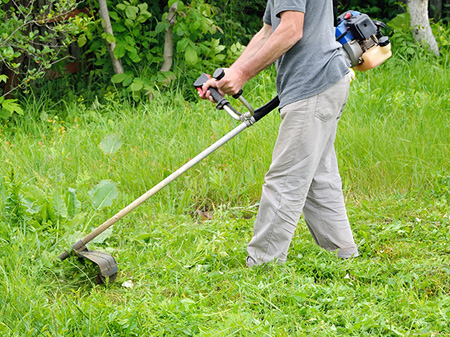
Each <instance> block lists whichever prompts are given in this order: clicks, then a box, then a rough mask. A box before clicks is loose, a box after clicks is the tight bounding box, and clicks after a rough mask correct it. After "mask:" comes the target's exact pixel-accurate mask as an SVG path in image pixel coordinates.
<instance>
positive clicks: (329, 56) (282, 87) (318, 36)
mask: <svg viewBox="0 0 450 337" xmlns="http://www.w3.org/2000/svg"><path fill="white" fill-rule="evenodd" d="M284 11H298V12H303V13H305V21H304V24H303V37H302V39H301V40H300V41H298V42H297V43H296V44H295V45H294V46H293V47H292V48H291V49H290V50H288V51H287V52H286V53H285V54H284V55H283V56H281V57H280V58H279V59H278V60H277V61H276V68H277V91H278V95H279V97H280V101H281V102H280V108H282V107H283V106H285V105H287V104H290V103H293V102H296V101H299V100H301V99H304V98H308V97H311V96H314V95H316V94H318V93H320V92H322V91H324V90H325V89H327V88H328V87H330V86H331V85H333V84H334V83H336V82H337V81H339V80H340V79H341V78H342V77H343V76H344V75H345V74H347V73H348V72H349V66H350V65H349V64H348V62H347V61H346V59H345V57H344V55H343V53H342V48H341V45H340V43H339V42H337V41H336V39H335V33H334V27H333V2H332V0H268V2H267V7H266V12H265V14H264V22H265V23H267V24H268V25H271V26H272V30H273V31H274V30H275V29H277V27H278V25H279V24H280V22H281V19H280V13H282V12H284Z"/></svg>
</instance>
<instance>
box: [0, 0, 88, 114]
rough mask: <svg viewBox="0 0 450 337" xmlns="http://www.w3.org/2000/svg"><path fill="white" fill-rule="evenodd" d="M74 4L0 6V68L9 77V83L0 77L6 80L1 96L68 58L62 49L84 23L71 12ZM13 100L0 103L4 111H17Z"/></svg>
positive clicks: (52, 2) (54, 1)
mask: <svg viewBox="0 0 450 337" xmlns="http://www.w3.org/2000/svg"><path fill="white" fill-rule="evenodd" d="M8 2H9V1H4V3H5V4H7V3H8ZM76 6H77V2H76V1H75V0H69V1H59V0H49V1H47V4H46V5H45V6H40V7H39V6H37V4H36V3H35V2H34V1H31V2H11V3H9V4H8V5H2V6H0V31H1V32H2V33H1V34H0V67H1V68H3V72H4V73H6V72H7V74H8V77H9V82H7V81H6V77H5V76H6V75H2V76H3V77H2V78H0V81H3V82H5V84H3V85H2V88H1V89H2V91H3V92H1V93H0V94H1V95H2V96H5V95H7V94H10V93H11V92H12V91H14V90H16V89H17V88H24V87H26V86H27V85H28V84H29V83H30V82H32V81H34V80H36V79H39V78H42V77H43V76H44V75H45V74H46V72H47V71H48V69H50V68H51V67H52V66H53V65H54V64H56V63H58V62H60V61H62V60H63V59H65V58H67V56H64V51H65V50H66V48H67V46H68V45H69V44H70V43H72V42H73V41H75V37H76V36H77V35H78V34H79V32H80V31H82V29H83V26H84V24H85V23H86V19H85V18H82V17H80V16H77V15H72V11H73V10H75V9H76ZM6 84H8V86H7V85H6ZM14 103H15V102H8V101H4V102H2V104H3V112H4V111H9V112H10V113H12V112H18V110H17V108H16V107H14ZM3 114H4V113H3Z"/></svg>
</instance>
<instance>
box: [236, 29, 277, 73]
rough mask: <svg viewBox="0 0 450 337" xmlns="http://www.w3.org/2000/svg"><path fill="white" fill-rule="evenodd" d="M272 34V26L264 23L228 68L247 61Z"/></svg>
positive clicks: (238, 65)
mask: <svg viewBox="0 0 450 337" xmlns="http://www.w3.org/2000/svg"><path fill="white" fill-rule="evenodd" d="M271 34H272V26H269V25H267V24H264V26H263V28H262V29H261V30H260V31H259V32H258V33H256V34H255V36H253V38H252V39H251V40H250V42H249V44H248V45H247V47H245V49H244V51H243V52H242V54H241V55H240V56H239V57H238V59H237V60H236V61H234V63H233V64H232V65H231V67H230V69H234V68H239V67H240V66H241V65H242V64H244V63H245V62H247V61H248V60H249V59H250V58H251V57H252V56H253V55H255V54H256V53H257V52H258V51H259V50H260V49H261V48H262V46H263V45H264V44H265V43H266V41H267V40H268V39H269V37H270V35H271Z"/></svg>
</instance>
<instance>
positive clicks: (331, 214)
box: [247, 74, 358, 267]
mask: <svg viewBox="0 0 450 337" xmlns="http://www.w3.org/2000/svg"><path fill="white" fill-rule="evenodd" d="M349 83H350V75H349V74H348V75H346V76H344V77H343V78H342V79H341V80H340V81H338V82H337V83H335V84H334V85H332V86H331V87H330V88H328V89H326V90H325V91H323V92H322V93H320V94H318V95H316V96H313V97H309V98H307V99H304V100H301V101H298V102H295V103H292V104H288V105H287V106H285V107H283V108H282V109H281V118H282V122H281V125H280V130H279V134H278V139H277V142H276V144H275V148H274V150H273V155H272V163H271V165H270V168H269V171H268V172H267V174H266V176H265V183H264V185H263V189H262V195H261V203H260V207H259V211H258V215H257V217H256V222H255V225H254V232H253V238H252V239H251V241H250V243H249V244H248V247H247V252H248V257H247V265H248V266H249V267H251V266H254V265H258V264H262V263H266V262H270V261H277V262H279V263H284V262H285V261H286V258H287V252H288V249H289V245H290V243H291V240H292V237H293V235H294V231H295V228H296V227H297V223H298V221H299V219H300V216H301V214H302V211H303V216H304V218H305V221H306V223H307V225H308V228H309V230H310V232H311V234H312V236H313V238H314V240H315V241H316V243H317V244H318V245H320V246H321V247H323V248H324V249H327V250H329V251H337V255H338V256H339V257H342V258H349V257H352V256H353V257H354V256H358V249H357V247H356V244H355V242H354V240H353V234H352V231H351V228H350V224H349V221H348V218H347V214H346V210H345V204H344V196H343V193H342V182H341V177H340V175H339V170H338V165H337V159H336V153H335V150H334V140H335V137H336V128H337V124H338V121H339V118H340V116H341V113H342V111H343V109H344V107H345V104H346V102H347V98H348V91H349Z"/></svg>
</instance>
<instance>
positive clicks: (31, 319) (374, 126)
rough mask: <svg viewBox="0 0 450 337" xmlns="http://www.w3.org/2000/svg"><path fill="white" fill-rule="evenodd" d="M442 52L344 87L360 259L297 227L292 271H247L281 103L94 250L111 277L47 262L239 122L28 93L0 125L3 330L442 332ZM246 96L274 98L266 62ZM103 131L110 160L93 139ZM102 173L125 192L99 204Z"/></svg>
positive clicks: (206, 113) (395, 62)
mask: <svg viewBox="0 0 450 337" xmlns="http://www.w3.org/2000/svg"><path fill="white" fill-rule="evenodd" d="M443 63H444V64H439V63H436V62H435V61H427V62H426V60H424V59H420V58H417V59H413V60H411V61H410V62H406V61H403V60H401V59H399V58H394V59H392V60H389V61H388V62H387V63H385V64H384V65H383V66H381V67H380V68H377V69H375V70H372V71H370V72H367V73H358V74H357V78H356V80H355V81H354V82H353V83H352V85H351V95H350V99H349V102H348V106H347V108H346V111H345V112H344V114H343V117H342V120H341V122H340V126H339V133H338V138H337V140H336V148H337V150H338V156H339V161H340V168H341V174H342V177H343V180H344V187H345V191H346V197H347V200H348V213H349V217H350V220H351V222H352V225H353V229H354V232H355V238H356V241H357V243H358V245H359V249H360V254H361V256H360V257H359V258H358V259H355V260H346V261H341V260H338V259H336V257H335V256H334V255H333V254H331V253H328V252H326V251H323V250H321V249H320V248H318V247H317V246H316V245H315V244H314V243H313V242H312V239H311V236H310V234H309V233H308V231H307V229H306V226H305V224H304V223H303V222H301V223H300V225H299V228H298V229H297V233H296V235H295V237H294V240H293V242H292V245H291V249H290V252H289V260H288V263H287V264H286V265H283V266H277V265H268V266H263V267H260V268H256V269H247V268H245V262H244V261H245V257H246V252H245V247H246V244H247V242H248V241H249V239H250V237H251V227H252V224H253V221H254V216H255V214H256V210H257V203H258V200H259V194H260V188H261V185H262V183H263V179H264V174H265V172H266V170H267V169H268V166H269V164H270V159H271V151H272V147H273V144H274V142H275V139H276V137H277V131H278V125H279V123H280V118H279V115H278V113H277V112H273V113H272V114H270V115H269V116H267V117H266V118H265V119H263V120H262V121H261V122H259V123H258V124H256V125H255V126H253V127H251V128H249V129H248V130H245V131H244V132H242V133H241V134H240V135H239V136H237V137H236V138H235V139H233V140H231V141H230V142H229V143H228V144H226V145H225V146H223V147H222V148H220V149H219V150H218V151H217V152H216V153H214V154H212V155H210V156H209V157H208V158H207V159H205V160H204V161H203V162H202V163H200V164H199V165H197V166H196V167H195V168H193V169H192V170H191V171H189V172H188V173H186V174H185V175H183V176H182V177H180V178H179V179H178V180H177V181H175V182H174V183H172V184H171V185H169V186H168V187H167V188H165V189H164V190H163V191H161V192H160V193H158V194H157V195H155V196H154V197H153V198H152V199H151V200H149V201H148V202H147V203H146V204H144V205H142V206H141V207H140V208H138V209H137V210H136V211H135V212H133V213H132V214H130V215H129V216H128V217H126V218H124V219H123V220H121V222H120V223H118V224H116V225H115V226H114V229H113V231H112V232H111V231H110V232H108V233H107V234H106V236H104V237H103V238H102V239H100V240H97V242H95V243H92V244H91V245H90V247H91V248H92V249H98V250H102V251H106V252H108V253H110V254H112V255H113V256H114V257H115V258H116V259H117V261H118V262H119V268H120V271H119V275H118V278H117V281H116V283H114V284H112V285H109V286H108V287H99V286H96V285H95V283H94V280H93V275H94V274H95V271H93V270H91V268H90V267H89V265H86V266H85V265H83V264H81V263H80V262H79V261H78V260H77V259H76V258H69V259H68V260H66V261H64V262H63V263H59V262H58V261H56V258H55V256H56V255H57V254H58V253H60V252H61V251H62V250H63V249H65V248H67V247H69V246H70V245H71V244H73V243H74V242H75V241H76V240H77V239H79V238H80V237H81V236H82V235H83V234H84V233H85V232H87V231H90V230H91V229H92V228H94V227H96V226H97V225H99V224H100V223H101V222H103V221H104V220H106V218H107V217H109V216H111V215H112V214H114V213H115V212H116V211H117V210H118V209H120V208H121V207H123V206H125V205H127V204H128V203H129V202H131V201H132V200H134V199H135V198H136V197H138V196H140V195H141V194H142V193H144V192H145V191H146V190H148V189H150V188H151V187H152V186H154V185H155V184H156V183H158V182H159V181H160V180H162V179H163V178H164V177H166V176H167V175H169V174H170V173H171V172H173V171H174V170H175V169H176V168H178V167H180V166H181V165H182V164H184V163H185V162H187V161H188V160H189V159H190V158H192V157H194V156H195V155H196V154H198V153H199V152H200V151H202V150H203V149H204V148H206V147H207V146H209V145H210V144H211V143H213V142H214V141H215V140H217V139H218V138H219V137H221V136H222V135H224V134H226V133H227V132H228V131H230V130H231V129H233V128H234V127H235V126H236V125H237V124H236V122H235V121H233V120H232V119H230V118H229V117H228V116H227V115H226V114H224V113H222V112H218V111H216V110H214V108H213V107H212V105H211V104H210V103H209V102H203V101H202V102H187V101H185V100H184V99H183V97H182V96H181V95H179V94H177V93H176V92H174V93H172V94H171V95H161V96H160V97H155V98H154V99H153V100H152V101H149V102H143V103H142V104H139V105H137V106H136V105H134V104H131V103H129V102H126V101H120V102H119V100H118V99H117V97H115V95H114V94H113V93H111V94H109V95H108V96H106V97H103V98H101V99H99V101H96V102H94V103H93V104H91V103H89V104H88V103H86V102H84V101H83V98H82V97H79V98H78V100H76V101H75V100H73V101H70V102H65V101H64V100H61V102H51V101H49V100H48V98H46V97H45V96H42V97H29V98H28V99H27V101H26V107H27V108H26V115H25V116H24V117H21V118H19V119H17V120H16V121H14V122H13V123H9V124H7V125H4V126H2V127H1V131H0V147H1V152H0V161H1V162H2V165H0V207H1V209H2V210H3V212H2V214H1V215H0V303H1V305H0V334H1V335H4V336H8V335H9V336H19V335H20V336H39V335H51V336H80V335H83V336H148V335H155V336H193V335H201V336H232V335H235V336H252V335H254V336H334V335H347V336H381V335H386V336H398V335H405V336H407V335H421V336H432V335H439V334H440V335H446V334H449V333H450V329H449V327H448V321H449V320H450V296H449V294H450V282H449V274H450V269H449V267H448V266H449V265H450V260H449V256H450V255H449V252H450V251H449V249H450V248H449V247H448V244H447V242H448V238H449V234H448V233H449V232H448V225H449V221H448V213H449V206H448V200H450V177H449V176H450V175H449V173H448V169H449V162H448V160H447V158H448V156H449V151H450V150H449V146H448V145H449V132H448V125H449V118H450V117H449V113H448V112H449V108H450V107H449V100H450V91H449V90H450V89H449V88H450V76H449V75H450V74H449V72H450V71H449V62H448V61H444V62H443ZM245 93H246V95H245V96H246V98H247V99H248V100H249V101H250V102H252V103H254V105H255V106H260V105H262V104H264V103H265V102H267V101H268V100H269V99H270V98H272V97H273V96H274V95H275V90H274V80H273V73H272V72H270V71H269V72H267V73H265V74H261V75H260V76H258V78H256V79H254V80H252V82H251V83H249V84H248V85H247V86H246V88H245ZM108 136H110V138H109V139H110V140H111V139H112V140H113V141H114V146H115V148H114V151H110V154H108V151H105V149H104V148H103V149H102V148H101V147H100V146H99V145H100V144H102V142H104V141H105V139H106V138H107V137H108ZM120 144H121V146H119V145H120ZM106 179H108V180H111V181H113V182H115V183H117V184H118V185H117V189H118V190H119V196H118V197H117V198H115V199H114V200H113V203H112V206H111V207H106V208H104V209H98V210H94V208H93V207H92V204H91V201H90V200H91V198H92V195H91V194H90V192H91V191H92V189H93V188H94V187H95V186H96V185H97V184H98V183H99V182H101V181H103V180H106ZM69 189H70V190H69ZM197 211H198V212H197ZM211 218H212V219H211ZM125 281H128V283H124V282H125Z"/></svg>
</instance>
